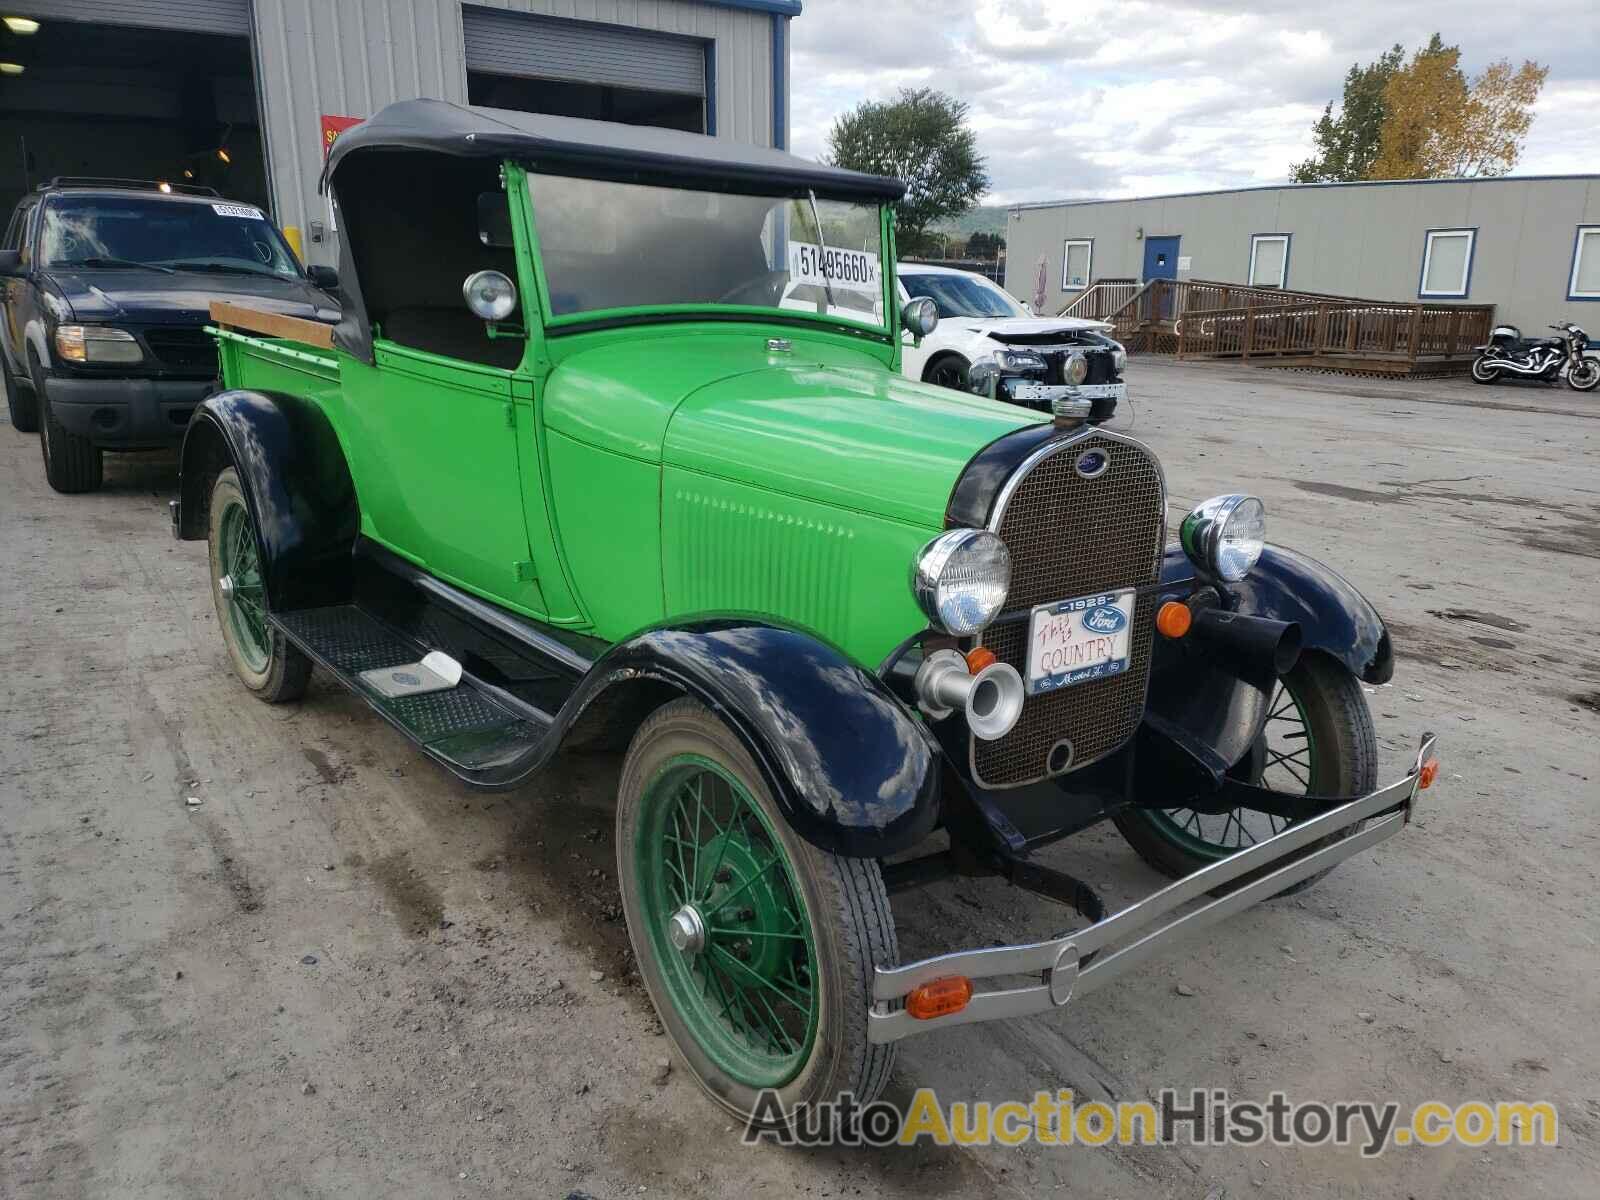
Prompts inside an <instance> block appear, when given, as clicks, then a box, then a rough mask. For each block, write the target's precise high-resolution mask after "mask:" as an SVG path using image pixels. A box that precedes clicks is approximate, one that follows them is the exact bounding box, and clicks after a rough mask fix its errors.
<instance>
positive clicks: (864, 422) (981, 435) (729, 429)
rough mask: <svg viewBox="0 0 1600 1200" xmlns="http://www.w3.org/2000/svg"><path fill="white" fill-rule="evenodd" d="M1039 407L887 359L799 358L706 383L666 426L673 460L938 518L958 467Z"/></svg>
mask: <svg viewBox="0 0 1600 1200" xmlns="http://www.w3.org/2000/svg"><path fill="white" fill-rule="evenodd" d="M1038 422H1039V418H1038V417H1037V416H1035V415H1033V414H1031V413H1029V412H1027V411H1026V410H1024V409H1020V408H1015V407H1012V406H1010V405H1004V404H999V403H996V402H995V401H992V400H986V399H983V398H981V397H978V396H967V395H963V394H962V393H960V392H953V391H950V390H949V389H947V388H936V387H933V386H931V385H929V384H923V383H913V382H911V381H910V380H907V379H904V378H901V377H900V376H896V375H891V374H889V373H888V372H886V371H885V370H883V368H881V367H870V368H859V367H841V366H839V365H837V364H833V365H828V366H820V365H817V364H814V363H810V364H808V363H796V364H794V365H792V366H790V365H784V366H775V367H768V368H766V369H764V370H760V371H755V372H752V373H750V374H744V375H738V376H735V377H732V378H726V379H721V380H718V381H716V382H715V383H709V384H707V385H706V386H705V387H702V388H700V389H699V390H698V391H696V392H694V393H692V394H691V395H689V396H688V397H686V398H685V399H684V401H683V402H682V403H681V404H680V405H679V406H678V410H677V412H676V413H675V414H674V415H673V417H672V420H671V422H670V423H669V424H668V426H667V434H666V441H665V444H664V446H663V451H662V457H663V460H664V461H665V462H667V463H671V464H673V465H675V466H679V467H683V468H686V469H688V470H691V471H700V472H703V473H705V474H707V475H716V476H720V477H722V478H725V479H733V480H737V481H739V482H741V483H748V484H752V485H755V486H757V487H764V488H769V489H771V490H773V491H777V492H783V493H786V494H788V495H792V496H801V497H805V498H807V499H811V500H816V501H818V502H820V503H823V504H828V505H832V506H834V507H837V508H843V509H849V510H852V511H855V512H864V513H872V514H874V515H877V516H882V517H888V518H891V519H894V520H900V521H906V522H909V523H911V524H914V525H921V526H925V527H929V528H934V529H937V528H939V527H941V526H942V525H943V524H944V511H945V505H946V503H947V502H948V501H949V499H950V491H951V489H952V488H953V487H954V486H955V483H956V479H957V478H958V477H959V476H960V474H961V472H962V470H963V469H964V468H965V467H966V465H967V463H968V462H970V461H971V460H972V457H973V456H974V455H975V454H977V453H978V451H979V450H981V449H983V447H985V446H987V445H988V444H989V443H990V442H992V441H994V440H995V439H996V438H998V437H1001V436H1003V435H1005V434H1007V433H1009V432H1011V431H1012V430H1013V429H1018V428H1021V427H1022V426H1024V425H1036V424H1038Z"/></svg>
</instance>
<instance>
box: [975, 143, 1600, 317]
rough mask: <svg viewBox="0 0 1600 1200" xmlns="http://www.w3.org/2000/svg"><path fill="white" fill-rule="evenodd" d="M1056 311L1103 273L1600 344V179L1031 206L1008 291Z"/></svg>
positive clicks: (1019, 214)
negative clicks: (1573, 332) (1441, 306)
mask: <svg viewBox="0 0 1600 1200" xmlns="http://www.w3.org/2000/svg"><path fill="white" fill-rule="evenodd" d="M1040 263H1043V264H1044V271H1045V280H1046V285H1045V305H1046V308H1045V311H1048V312H1056V311H1059V310H1060V309H1061V308H1062V307H1063V306H1065V305H1066V304H1068V303H1069V302H1070V301H1071V300H1072V299H1073V298H1074V297H1075V296H1077V295H1078V294H1079V292H1080V291H1081V290H1082V289H1083V288H1084V287H1085V286H1086V285H1087V284H1088V283H1090V282H1092V281H1095V280H1100V279H1137V280H1141V281H1142V280H1148V279H1154V278H1167V279H1180V280H1181V279H1207V280H1218V281H1221V282H1226V283H1249V284H1255V285H1257V286H1264V287H1287V288H1292V289H1294V290H1297V291H1304V292H1319V293H1326V294H1330V295H1337V296H1351V297H1357V298H1360V299H1367V300H1407V301H1412V300H1418V299H1422V300H1428V301H1434V302H1443V303H1450V302H1453V301H1459V302H1461V303H1473V304H1493V305H1495V306H1496V309H1497V311H1496V317H1497V319H1499V320H1503V321H1511V322H1513V323H1515V324H1518V325H1521V326H1522V327H1523V328H1524V329H1525V330H1542V329H1543V328H1544V326H1545V325H1547V324H1549V323H1550V322H1553V321H1558V320H1565V319H1570V320H1573V321H1575V322H1577V323H1578V324H1579V325H1583V326H1585V327H1586V328H1589V329H1590V332H1591V334H1592V335H1594V336H1597V337H1600V312H1586V311H1585V309H1587V308H1588V305H1590V304H1594V303H1596V302H1600V175H1566V176H1524V177H1517V176H1507V177H1503V178H1496V179H1449V180H1413V181H1407V182H1396V183H1387V182H1385V183H1333V184H1296V185H1285V186H1281V187H1257V188H1241V189H1237V190H1233V191H1224V192H1199V193H1191V194H1185V195H1175V196H1151V197H1146V198H1140V199H1132V200H1070V201H1063V202H1060V203H1054V204H1030V205H1022V206H1019V207H1017V208H1014V209H1012V210H1011V213H1010V218H1009V220H1008V221H1007V225H1006V279H1005V285H1006V288H1007V289H1008V290H1009V291H1010V292H1011V293H1012V294H1013V295H1015V296H1017V297H1018V298H1019V299H1022V300H1032V299H1033V298H1034V295H1035V288H1036V286H1037V280H1038V272H1039V265H1040Z"/></svg>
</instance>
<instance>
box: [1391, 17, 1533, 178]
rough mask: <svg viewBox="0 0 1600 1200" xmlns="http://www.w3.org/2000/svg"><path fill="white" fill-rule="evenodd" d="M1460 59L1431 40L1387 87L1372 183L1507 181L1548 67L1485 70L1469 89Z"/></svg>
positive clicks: (1504, 64) (1505, 63) (1501, 64)
mask: <svg viewBox="0 0 1600 1200" xmlns="http://www.w3.org/2000/svg"><path fill="white" fill-rule="evenodd" d="M1460 59H1461V52H1460V50H1459V49H1457V48H1456V47H1454V46H1445V45H1444V44H1443V43H1442V42H1441V41H1440V40H1439V35H1438V34H1435V35H1434V36H1433V40H1432V41H1430V42H1429V43H1428V45H1427V46H1426V47H1425V48H1424V49H1422V50H1419V51H1418V52H1417V54H1416V55H1415V57H1413V58H1412V60H1411V62H1410V64H1409V65H1407V66H1406V67H1405V68H1404V69H1403V70H1400V71H1396V72H1395V74H1394V75H1393V76H1392V77H1391V78H1390V79H1389V82H1388V83H1387V84H1386V85H1385V86H1384V93H1383V97H1384V108H1385V111H1386V116H1385V118H1384V124H1383V133H1382V137H1381V139H1380V147H1379V153H1378V157H1377V158H1376V160H1374V162H1373V163H1372V165H1371V167H1370V168H1368V171H1367V178H1369V179H1443V178H1459V177H1464V176H1465V177H1471V176H1477V175H1504V174H1506V173H1507V172H1508V171H1510V170H1511V168H1513V167H1514V166H1516V165H1517V159H1518V158H1519V157H1520V156H1521V153H1522V143H1523V139H1524V138H1525V137H1526V136H1527V133H1528V129H1529V127H1530V126H1532V124H1533V111H1532V110H1533V105H1534V102H1535V101H1537V100H1538V98H1539V89H1540V88H1542V87H1543V86H1544V81H1545V77H1546V76H1547V75H1548V74H1549V68H1548V67H1542V66H1540V65H1539V64H1538V63H1536V62H1532V61H1531V60H1530V61H1526V62H1524V63H1523V64H1522V66H1520V67H1517V68H1515V69H1513V68H1512V66H1511V63H1510V60H1508V59H1500V60H1499V61H1498V62H1493V63H1490V64H1489V65H1488V66H1487V67H1485V68H1484V70H1483V73H1482V74H1480V75H1479V76H1478V77H1477V78H1476V79H1474V80H1472V82H1471V84H1470V85H1469V84H1468V82H1467V79H1466V76H1465V75H1464V74H1462V71H1461V67H1460Z"/></svg>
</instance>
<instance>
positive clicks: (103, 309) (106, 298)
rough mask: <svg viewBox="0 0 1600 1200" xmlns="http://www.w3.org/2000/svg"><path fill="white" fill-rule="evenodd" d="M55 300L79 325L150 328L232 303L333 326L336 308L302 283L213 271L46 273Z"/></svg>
mask: <svg viewBox="0 0 1600 1200" xmlns="http://www.w3.org/2000/svg"><path fill="white" fill-rule="evenodd" d="M48 279H49V283H50V286H51V289H52V290H53V291H54V292H55V294H56V296H57V297H59V298H60V299H61V300H62V301H64V302H65V303H66V304H67V305H68V306H69V307H70V308H71V310H72V319H74V320H77V321H90V322H99V321H131V322H136V323H138V324H151V325H168V324H170V325H202V324H205V323H206V322H207V321H209V320H210V304H211V301H213V300H230V301H235V302H239V303H243V304H245V305H247V306H248V307H250V308H255V309H261V310H264V311H267V312H275V313H281V314H282V315H284V316H289V317H303V318H304V319H306V320H308V321H331V320H333V319H334V318H335V317H337V316H338V311H339V310H338V307H337V306H336V305H335V304H334V303H333V301H332V300H331V299H330V298H329V297H328V296H327V295H326V294H325V293H323V292H321V291H319V290H318V289H317V288H315V287H313V286H312V285H311V284H310V283H309V282H307V281H306V280H303V279H283V278H276V277H269V276H266V275H261V276H259V277H256V276H249V275H235V274H232V273H228V274H224V273H222V272H212V271H177V272H175V273H173V274H171V275H167V274H164V273H162V272H160V271H141V270H134V269H128V270H114V269H109V268H103V269H101V268H97V269H92V270H80V271H66V270H52V271H50V272H49V276H48Z"/></svg>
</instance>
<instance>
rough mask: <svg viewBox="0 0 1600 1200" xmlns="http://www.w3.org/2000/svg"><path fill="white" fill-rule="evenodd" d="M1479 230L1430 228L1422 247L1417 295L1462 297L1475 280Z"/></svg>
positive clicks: (1458, 298)
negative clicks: (1474, 272) (1474, 264)
mask: <svg viewBox="0 0 1600 1200" xmlns="http://www.w3.org/2000/svg"><path fill="white" fill-rule="evenodd" d="M1477 240H1478V231H1477V230H1476V229H1430V230H1428V237H1427V241H1426V242H1425V243H1424V244H1423V248H1422V280H1421V282H1420V284H1419V285H1418V287H1417V296H1418V297H1419V298H1421V297H1427V296H1443V297H1445V298H1447V299H1452V300H1461V299H1464V298H1465V297H1466V294H1467V289H1468V286H1469V285H1470V284H1471V282H1472V248H1473V243H1475V242H1476V241H1477Z"/></svg>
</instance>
